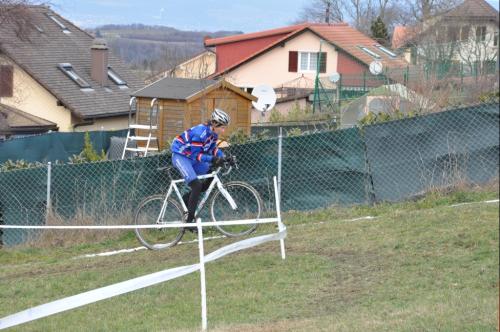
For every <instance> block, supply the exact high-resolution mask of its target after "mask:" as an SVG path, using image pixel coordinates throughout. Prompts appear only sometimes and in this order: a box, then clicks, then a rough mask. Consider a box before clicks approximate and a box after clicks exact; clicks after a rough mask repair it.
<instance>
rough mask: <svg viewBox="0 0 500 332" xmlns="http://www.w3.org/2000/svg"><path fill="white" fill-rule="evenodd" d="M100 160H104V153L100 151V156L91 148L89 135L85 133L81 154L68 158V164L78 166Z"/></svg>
mask: <svg viewBox="0 0 500 332" xmlns="http://www.w3.org/2000/svg"><path fill="white" fill-rule="evenodd" d="M100 160H106V153H105V152H104V150H101V154H98V153H97V151H96V150H95V149H94V147H93V146H92V142H91V141H90V134H89V133H88V132H86V133H85V136H84V139H83V150H82V152H80V153H79V154H77V155H76V154H75V155H73V156H72V157H69V162H70V163H71V164H80V163H86V162H93V161H100Z"/></svg>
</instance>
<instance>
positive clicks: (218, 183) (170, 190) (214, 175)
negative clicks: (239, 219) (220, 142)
mask: <svg viewBox="0 0 500 332" xmlns="http://www.w3.org/2000/svg"><path fill="white" fill-rule="evenodd" d="M221 169H222V168H221V167H219V168H218V169H217V170H215V171H213V172H212V173H209V174H205V175H200V176H198V179H199V180H203V179H210V178H213V180H212V183H210V186H209V187H208V189H207V191H206V192H205V194H204V195H203V198H202V199H201V201H200V203H199V204H198V207H197V209H196V212H195V218H196V216H197V215H198V214H199V213H200V211H201V209H202V208H203V206H204V205H205V203H206V201H207V200H208V197H209V196H210V194H211V193H212V190H213V189H214V187H215V186H217V189H219V191H220V192H221V194H222V195H223V196H224V198H226V199H227V201H228V202H229V205H230V206H231V208H232V209H233V210H236V209H237V208H238V206H237V205H236V202H235V201H234V199H233V198H232V197H231V195H230V194H229V192H228V191H227V190H226V189H225V188H224V185H223V184H222V181H221V180H220V178H219V176H218V174H219V173H220V171H221ZM228 173H229V172H228ZM225 174H227V173H225ZM183 182H185V180H184V179H179V180H172V181H171V182H170V186H169V188H168V191H167V194H166V195H165V199H164V200H163V204H162V207H161V211H160V214H159V215H158V219H157V220H156V223H157V224H160V223H161V222H162V220H163V216H164V215H165V210H166V208H167V201H168V198H169V197H170V195H171V194H172V193H173V192H174V191H175V194H176V195H177V198H178V199H179V201H180V202H181V206H182V210H183V211H184V212H187V210H188V209H187V206H186V204H185V203H184V200H183V199H182V195H181V192H180V191H179V187H178V186H177V184H178V183H183Z"/></svg>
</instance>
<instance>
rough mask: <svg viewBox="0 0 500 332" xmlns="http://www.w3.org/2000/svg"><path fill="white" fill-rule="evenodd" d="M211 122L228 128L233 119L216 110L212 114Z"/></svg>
mask: <svg viewBox="0 0 500 332" xmlns="http://www.w3.org/2000/svg"><path fill="white" fill-rule="evenodd" d="M211 120H212V122H214V123H215V124H216V125H217V126H227V125H228V124H229V122H230V121H231V118H230V117H229V115H228V114H227V113H226V112H224V111H223V110H220V109H218V108H216V109H215V110H214V111H213V113H212V116H211Z"/></svg>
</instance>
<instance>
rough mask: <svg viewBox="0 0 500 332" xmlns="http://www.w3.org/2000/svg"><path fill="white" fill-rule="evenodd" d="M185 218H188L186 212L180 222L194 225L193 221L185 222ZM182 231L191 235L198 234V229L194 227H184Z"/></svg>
mask: <svg viewBox="0 0 500 332" xmlns="http://www.w3.org/2000/svg"><path fill="white" fill-rule="evenodd" d="M187 217H188V212H184V215H183V216H182V222H185V223H189V224H190V223H193V224H194V220H192V221H187ZM184 231H190V232H191V233H196V234H197V233H198V228H197V227H196V225H193V226H189V227H184Z"/></svg>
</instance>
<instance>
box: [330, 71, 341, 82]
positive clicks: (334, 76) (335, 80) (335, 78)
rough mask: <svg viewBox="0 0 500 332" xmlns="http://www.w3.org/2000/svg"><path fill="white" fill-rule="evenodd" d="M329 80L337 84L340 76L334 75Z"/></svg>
mask: <svg viewBox="0 0 500 332" xmlns="http://www.w3.org/2000/svg"><path fill="white" fill-rule="evenodd" d="M328 79H329V80H330V82H332V83H336V82H338V81H339V80H340V74H339V73H333V74H331V75H330V76H329V77H328Z"/></svg>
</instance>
